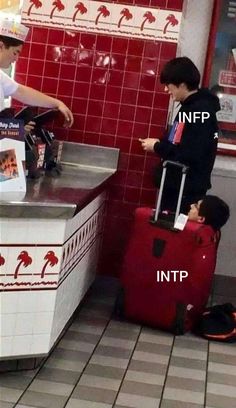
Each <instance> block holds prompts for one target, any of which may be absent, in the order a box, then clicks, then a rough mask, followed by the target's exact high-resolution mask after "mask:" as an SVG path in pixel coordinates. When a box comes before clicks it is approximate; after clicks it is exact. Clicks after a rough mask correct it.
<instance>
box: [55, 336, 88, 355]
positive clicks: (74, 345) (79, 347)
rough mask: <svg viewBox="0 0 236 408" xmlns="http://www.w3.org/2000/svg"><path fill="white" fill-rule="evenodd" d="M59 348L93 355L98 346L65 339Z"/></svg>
mask: <svg viewBox="0 0 236 408" xmlns="http://www.w3.org/2000/svg"><path fill="white" fill-rule="evenodd" d="M58 347H60V348H61V349H65V350H74V351H82V352H85V353H90V354H91V353H92V352H93V350H94V348H95V347H96V344H91V343H86V342H84V341H77V340H68V339H67V338H66V337H64V338H63V339H62V340H61V341H60V343H59V344H58Z"/></svg>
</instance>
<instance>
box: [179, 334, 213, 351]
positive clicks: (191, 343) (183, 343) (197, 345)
mask: <svg viewBox="0 0 236 408" xmlns="http://www.w3.org/2000/svg"><path fill="white" fill-rule="evenodd" d="M174 347H181V348H184V349H190V350H199V351H205V352H206V351H207V349H208V342H207V341H198V339H197V338H195V339H191V340H190V339H188V338H186V337H185V336H181V337H176V338H175V342H174Z"/></svg>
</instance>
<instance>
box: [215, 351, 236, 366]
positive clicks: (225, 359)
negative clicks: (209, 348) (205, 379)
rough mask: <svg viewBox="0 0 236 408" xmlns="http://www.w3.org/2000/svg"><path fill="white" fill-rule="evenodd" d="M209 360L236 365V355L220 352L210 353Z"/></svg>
mask: <svg viewBox="0 0 236 408" xmlns="http://www.w3.org/2000/svg"><path fill="white" fill-rule="evenodd" d="M209 361H211V362H214V363H222V364H229V365H232V366H234V367H236V356H232V355H228V354H220V353H210V354H209Z"/></svg>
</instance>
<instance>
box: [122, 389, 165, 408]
mask: <svg viewBox="0 0 236 408" xmlns="http://www.w3.org/2000/svg"><path fill="white" fill-rule="evenodd" d="M117 405H118V406H119V405H121V406H122V407H123V406H125V407H126V406H127V407H132V408H144V407H145V408H157V407H158V405H159V399H157V398H151V397H143V396H140V395H134V394H126V393H122V392H120V393H119V395H118V398H117Z"/></svg>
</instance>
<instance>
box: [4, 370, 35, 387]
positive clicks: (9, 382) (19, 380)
mask: <svg viewBox="0 0 236 408" xmlns="http://www.w3.org/2000/svg"><path fill="white" fill-rule="evenodd" d="M30 381H31V378H29V377H26V376H24V375H22V373H21V372H18V373H17V372H16V373H1V374H0V384H1V386H2V387H3V386H6V387H8V388H16V389H19V390H24V389H25V388H26V387H27V386H28V384H29V383H30Z"/></svg>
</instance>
